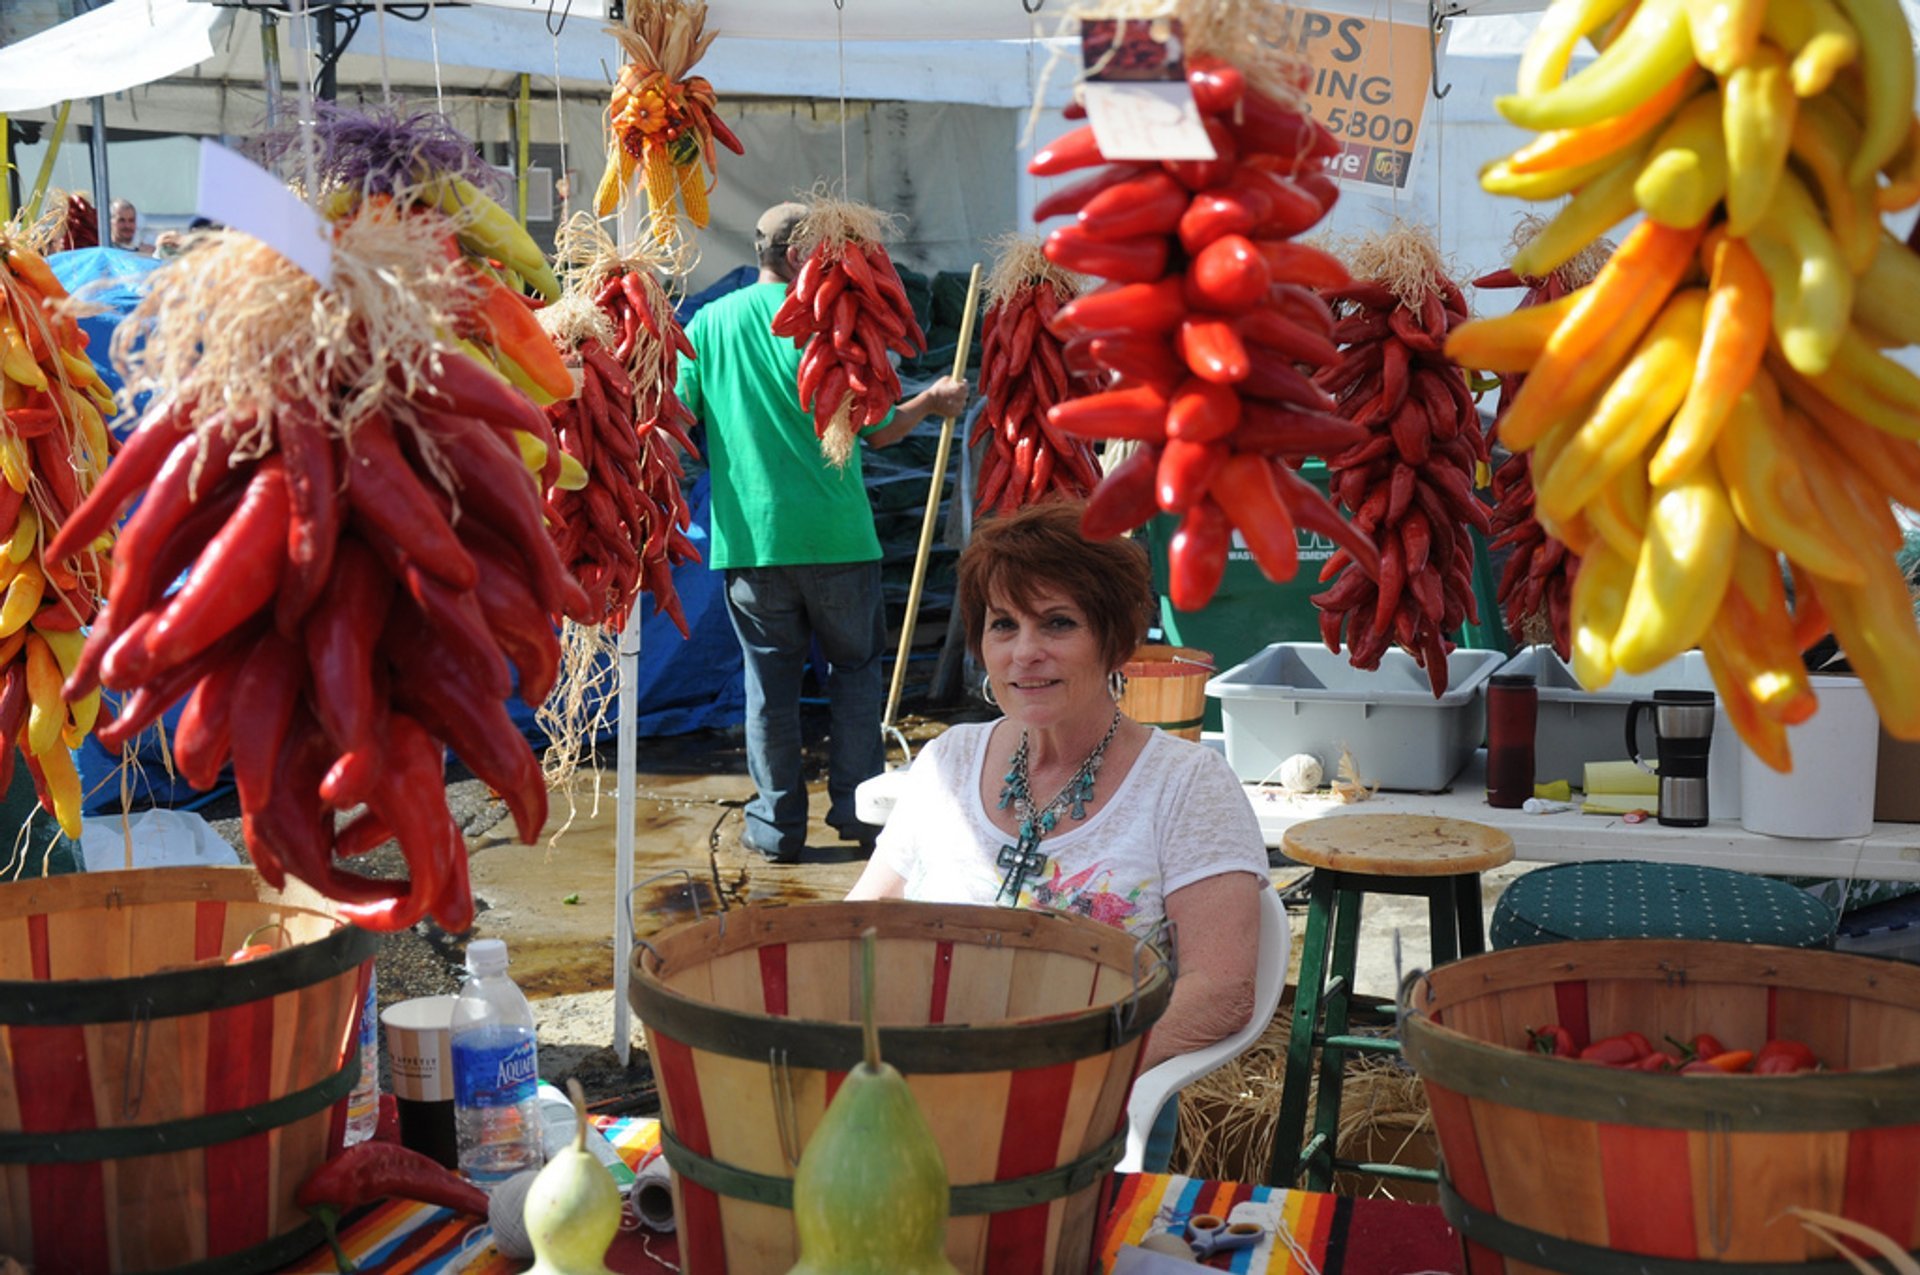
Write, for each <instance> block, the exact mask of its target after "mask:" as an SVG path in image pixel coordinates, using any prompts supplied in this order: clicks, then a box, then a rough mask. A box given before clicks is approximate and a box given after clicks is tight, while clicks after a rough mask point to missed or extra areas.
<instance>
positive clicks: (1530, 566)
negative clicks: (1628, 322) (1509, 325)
mask: <svg viewBox="0 0 1920 1275" xmlns="http://www.w3.org/2000/svg"><path fill="white" fill-rule="evenodd" d="M1473 286H1474V287H1476V288H1525V289H1526V290H1527V291H1526V295H1525V296H1523V297H1521V298H1520V304H1521V305H1522V306H1530V305H1541V304H1544V303H1546V302H1549V301H1558V300H1559V299H1560V298H1561V297H1564V296H1565V295H1567V286H1566V283H1565V282H1564V281H1563V280H1562V278H1561V276H1560V275H1559V274H1558V273H1555V274H1553V275H1550V276H1548V277H1547V278H1546V279H1522V278H1520V277H1519V276H1518V275H1516V274H1514V273H1513V271H1511V270H1496V271H1494V272H1493V273H1492V274H1488V275H1482V276H1481V277H1480V278H1478V279H1475V280H1474V281H1473ZM1525 379H1526V377H1525V376H1524V375H1523V374H1520V373H1508V374H1507V375H1504V376H1502V377H1501V378H1500V407H1499V410H1498V411H1497V412H1496V413H1495V414H1494V418H1493V430H1492V432H1491V433H1490V435H1489V437H1488V441H1489V442H1497V441H1499V437H1500V418H1501V417H1502V416H1504V415H1505V414H1506V410H1507V404H1509V403H1511V402H1512V401H1513V398H1514V395H1516V394H1518V393H1519V392H1520V384H1521V382H1522V381H1524V380H1525ZM1492 527H1493V530H1492V535H1493V539H1492V541H1490V542H1489V544H1488V546H1487V547H1488V548H1490V549H1502V548H1504V549H1509V550H1511V552H1510V553H1509V555H1508V557H1507V565H1506V568H1505V569H1504V570H1503V571H1502V572H1501V573H1500V586H1499V588H1498V590H1497V591H1496V592H1495V595H1494V596H1495V598H1496V599H1497V600H1498V601H1499V603H1500V612H1501V615H1502V617H1503V618H1504V620H1505V621H1506V626H1507V634H1508V636H1510V637H1511V638H1512V639H1513V641H1514V643H1515V644H1516V645H1522V644H1525V643H1526V642H1529V641H1531V640H1533V635H1532V634H1530V633H1529V632H1528V629H1529V627H1530V626H1529V624H1528V621H1529V620H1532V619H1534V618H1535V617H1539V616H1542V615H1544V616H1545V619H1546V625H1547V631H1548V633H1549V634H1550V636H1551V639H1552V642H1553V649H1554V650H1555V651H1557V652H1559V655H1560V658H1561V659H1563V660H1567V659H1572V658H1573V635H1572V630H1571V622H1570V620H1569V616H1571V614H1572V605H1573V578H1574V576H1576V575H1578V574H1579V571H1580V555H1579V554H1577V553H1575V552H1574V551H1573V550H1571V549H1569V548H1567V546H1566V545H1564V544H1562V543H1561V542H1560V541H1558V540H1555V539H1554V538H1553V537H1552V536H1549V535H1548V534H1547V531H1546V528H1544V527H1542V526H1541V525H1540V523H1539V522H1538V521H1537V520H1536V519H1535V518H1534V516H1533V461H1532V458H1531V456H1530V454H1529V453H1527V452H1515V453H1514V454H1513V455H1511V456H1509V457H1507V459H1506V460H1505V461H1503V462H1501V465H1500V468H1498V469H1496V470H1494V471H1493V514H1492Z"/></svg>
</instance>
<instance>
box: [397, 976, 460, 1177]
mask: <svg viewBox="0 0 1920 1275" xmlns="http://www.w3.org/2000/svg"><path fill="white" fill-rule="evenodd" d="M459 999H460V998H459V997H458V996H420V997H416V998H414V999H413V1000H406V1001H400V1002H398V1003H396V1004H393V1005H389V1006H387V1008H386V1011H385V1012H384V1013H382V1014H381V1015H380V1021H381V1023H383V1024H384V1025H385V1026H386V1030H387V1069H388V1073H389V1074H390V1075H391V1076H392V1078H393V1097H394V1102H395V1105H397V1106H398V1107H399V1109H400V1143H401V1145H402V1146H406V1147H410V1148H412V1149H413V1150H415V1151H418V1152H421V1153H422V1154H424V1155H429V1156H432V1157H433V1158H434V1159H435V1160H438V1161H439V1162H440V1163H441V1164H444V1165H446V1166H447V1167H448V1168H449V1169H452V1168H457V1167H459V1160H460V1149H459V1141H458V1139H457V1138H456V1136H455V1133H454V1123H453V1044H452V1037H451V1032H450V1028H451V1027H452V1024H453V1007H454V1004H455V1003H456V1002H458V1001H459Z"/></svg>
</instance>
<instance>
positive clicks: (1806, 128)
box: [1792, 97, 1881, 275]
mask: <svg viewBox="0 0 1920 1275" xmlns="http://www.w3.org/2000/svg"><path fill="white" fill-rule="evenodd" d="M1859 141H1860V128H1859V125H1857V124H1856V123H1854V121H1853V119H1852V117H1851V116H1849V115H1848V114H1847V112H1846V108H1845V107H1842V106H1841V105H1840V104H1839V103H1837V102H1835V101H1834V100H1833V99H1832V98H1830V97H1817V98H1812V99H1809V100H1807V101H1803V102H1802V103H1801V104H1800V112H1799V114H1798V115H1796V116H1795V117H1794V121H1793V141H1792V153H1793V158H1794V159H1795V160H1797V161H1798V162H1799V164H1800V166H1801V167H1802V168H1803V169H1804V170H1805V172H1806V174H1807V176H1808V177H1809V178H1811V179H1812V181H1813V188H1814V190H1815V191H1817V192H1818V193H1819V196H1820V202H1821V204H1822V205H1823V206H1824V207H1825V209H1826V222H1827V224H1828V226H1829V228H1830V229H1831V231H1832V233H1833V237H1834V239H1835V240H1836V241H1838V243H1839V245H1840V254H1841V256H1842V257H1844V258H1845V259H1846V263H1847V269H1848V270H1850V271H1852V272H1853V273H1854V274H1855V275H1860V274H1864V273H1866V271H1867V270H1868V268H1869V267H1870V266H1871V265H1872V264H1873V258H1874V254H1875V252H1877V251H1878V249H1879V241H1880V233H1881V227H1880V209H1879V205H1878V203H1877V202H1876V200H1877V192H1876V191H1875V190H1874V188H1873V186H1872V184H1871V183H1869V184H1867V185H1864V186H1856V185H1854V184H1853V183H1852V181H1851V180H1850V179H1849V178H1848V176H1847V162H1848V160H1849V159H1850V158H1851V157H1852V155H1853V151H1854V148H1855V147H1856V146H1858V145H1859Z"/></svg>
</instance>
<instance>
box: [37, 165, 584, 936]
mask: <svg viewBox="0 0 1920 1275" xmlns="http://www.w3.org/2000/svg"><path fill="white" fill-rule="evenodd" d="M439 234H440V232H439V229H438V228H437V227H435V226H434V225H432V224H431V223H428V222H426V221H424V220H423V219H421V218H419V217H415V216H412V215H410V214H408V213H406V212H404V211H402V210H400V209H399V208H397V207H396V206H395V205H393V204H385V203H379V202H374V201H369V202H368V203H366V204H365V205H363V206H362V208H361V209H360V211H359V212H358V213H357V214H355V215H353V216H351V217H349V218H348V219H346V220H345V221H343V222H341V223H339V224H338V225H337V227H336V240H335V250H334V257H333V279H334V282H333V286H332V289H331V290H323V289H322V288H321V287H320V286H319V285H318V283H317V282H315V281H314V280H313V279H312V278H310V277H309V276H307V275H305V274H304V273H302V272H300V271H298V270H297V269H295V268H294V267H293V266H292V265H290V264H289V263H288V262H286V260H285V259H283V258H281V257H280V256H279V255H278V254H277V253H275V252H273V251H272V250H271V249H269V248H267V247H265V246H264V245H262V244H259V243H258V242H256V241H254V240H252V239H249V238H247V237H246V236H243V235H240V234H238V233H236V232H230V231H223V232H218V233H216V234H213V235H210V236H207V237H205V238H204V239H203V240H202V241H201V242H199V243H197V244H195V245H194V246H192V247H190V248H189V249H188V250H187V251H186V252H185V253H184V254H183V255H182V256H180V257H179V258H178V259H176V260H175V261H173V262H170V263H169V264H168V265H167V266H166V267H164V269H163V271H162V272H161V273H160V274H159V275H158V276H157V277H156V280H155V284H154V286H153V287H152V288H151V289H150V290H149V292H148V294H147V296H146V297H145V299H144V300H143V301H142V302H141V303H140V305H139V306H138V307H136V309H135V310H134V312H133V314H132V315H130V316H129V318H128V320H127V322H126V323H124V324H123V325H122V326H121V328H120V330H119V334H118V336H117V337H116V344H115V351H114V353H115V357H116V360H117V361H118V363H119V366H120V367H121V369H122V372H123V375H124V377H125V380H126V383H127V386H128V388H129V390H131V391H133V392H136V393H137V392H141V391H145V390H154V391H157V397H156V399H155V401H154V405H153V406H152V407H150V408H149V409H148V411H147V412H146V414H145V415H144V417H143V418H142V420H141V422H140V424H139V427H138V428H137V429H136V430H135V432H134V434H133V435H132V437H131V439H130V440H129V441H128V443H127V446H126V448H125V449H124V450H123V451H122V452H121V453H120V454H119V455H118V456H117V457H116V458H115V460H114V463H113V464H112V465H111V466H109V468H108V470H107V474H106V476H105V477H104V478H103V479H102V481H101V483H100V484H99V486H97V487H96V488H95V490H94V492H93V494H92V495H91V496H90V497H89V498H88V499H87V500H86V501H85V502H84V503H83V504H82V505H81V506H80V508H79V509H78V510H76V511H75V513H74V516H73V517H72V518H71V519H70V520H69V521H68V522H67V524H66V525H65V526H64V527H63V528H62V529H61V531H60V534H59V536H58V537H56V538H55V540H54V542H53V543H52V544H51V545H49V546H48V553H49V555H51V556H54V557H58V556H59V555H61V554H63V553H65V552H67V551H69V550H71V549H74V548H77V547H80V546H83V545H86V544H89V543H91V542H92V541H93V540H94V538H95V537H96V536H98V535H99V534H101V532H102V531H103V530H105V529H106V528H107V527H109V526H111V525H112V523H113V520H114V518H115V517H116V515H117V514H118V513H119V511H120V510H121V509H122V508H123V507H124V506H125V505H126V504H127V503H128V502H129V501H130V500H131V499H133V498H134V497H135V496H136V495H137V496H139V498H140V507H139V509H138V510H137V511H135V513H134V514H133V516H132V517H130V518H129V519H128V520H127V522H126V524H125V526H124V528H123V529H122V532H121V535H120V538H119V539H118V540H117V541H116V542H115V543H114V557H113V577H112V584H111V587H110V589H109V592H108V595H107V604H106V607H105V609H104V611H103V612H102V613H101V615H100V616H99V618H98V619H97V621H96V622H95V624H94V626H93V630H92V632H91V633H90V634H89V636H88V638H87V642H86V646H85V648H84V649H83V651H82V653H81V656H80V660H79V663H78V665H77V667H76V668H75V669H74V671H73V672H72V674H71V675H70V676H69V678H68V680H67V684H66V688H65V689H66V694H67V695H68V696H69V697H70V698H71V697H77V696H80V695H84V694H87V693H89V692H91V691H92V690H93V688H94V687H95V686H96V685H102V684H104V685H105V686H107V687H109V688H111V689H115V690H122V691H127V692H130V694H129V697H128V698H127V700H126V701H125V703H124V704H123V705H122V707H121V711H120V715H119V717H118V718H117V719H116V720H115V721H114V722H113V723H111V724H110V725H103V726H102V727H101V729H100V731H99V732H98V733H99V736H100V738H101V741H102V742H103V743H104V744H106V745H107V746H108V747H117V746H119V745H120V744H121V743H124V742H125V741H126V740H127V739H129V738H131V737H132V736H133V735H134V734H136V733H138V732H139V731H141V730H143V729H145V728H146V727H148V726H149V725H151V724H152V723H153V722H154V721H156V720H157V719H158V717H159V715H160V714H161V712H163V711H164V710H165V709H166V708H167V707H168V706H170V705H171V704H172V703H174V702H175V701H176V700H179V699H180V698H181V697H182V696H187V697H188V699H187V704H186V707H185V709H184V710H183V712H182V714H181V718H180V723H179V727H178V730H177V731H176V732H175V735H174V740H173V749H174V758H175V760H176V762H177V764H178V766H179V769H180V772H181V774H182V775H183V776H184V777H185V778H186V779H187V781H188V782H189V783H191V784H193V785H194V786H195V787H199V788H206V787H209V786H211V784H212V783H213V782H214V781H215V779H216V778H217V776H218V775H219V773H220V770H221V767H222V766H223V765H224V764H225V763H226V762H227V761H228V759H229V758H231V760H232V763H233V766H234V775H235V779H236V782H237V785H238V787H239V791H240V804H241V809H242V812H243V815H244V818H245V830H246V844H247V848H248V851H249V853H250V854H251V856H252V858H253V862H254V865H255V866H256V868H258V870H259V871H260V872H261V873H262V874H263V875H264V876H266V877H267V878H268V879H269V880H270V881H272V882H273V883H274V884H275V885H276V886H277V885H278V884H279V883H280V881H281V880H282V878H283V877H285V876H288V875H291V876H297V877H299V878H301V879H302V880H304V881H306V882H307V883H308V884H310V885H312V886H313V887H314V888H316V889H318V890H319V891H321V892H322V893H323V894H325V895H327V896H328V897H330V898H333V899H335V900H338V901H339V902H340V905H341V906H340V910H341V913H342V915H344V916H347V917H349V918H350V919H352V920H354V921H356V922H357V923H359V924H361V925H364V926H368V927H370V928H376V929H398V928H404V927H406V926H409V925H412V924H413V923H414V922H415V921H416V920H418V919H419V918H420V917H422V916H424V915H427V914H428V913H431V914H432V915H433V916H434V918H435V919H436V920H437V921H438V922H439V923H440V924H441V925H442V926H443V927H444V928H446V929H447V930H449V931H450V932H458V931H460V930H464V929H465V928H466V927H467V926H468V925H469V924H470V923H471V921H472V918H473V899H472V895H471V892H470V890H469V889H468V886H467V876H466V863H467V856H466V849H465V846H464V844H463V842H462V839H461V834H460V829H459V827H458V826H457V825H456V824H455V823H454V822H453V819H452V816H451V815H449V814H448V812H447V809H446V804H445V801H444V800H443V790H444V786H445V785H444V776H443V773H442V768H443V753H442V746H443V744H444V745H447V746H451V747H452V749H453V750H454V752H456V753H457V754H458V755H459V756H460V759H461V760H462V761H464V762H465V763H466V764H467V765H468V767H470V768H471V769H472V770H473V772H474V773H475V774H477V775H478V776H480V777H481V778H482V779H483V780H485V781H486V782H487V784H488V785H489V786H491V787H492V788H494V789H495V790H496V791H498V792H500V793H501V794H502V795H503V796H504V797H505V799H506V802H507V805H508V807H509V808H510V809H511V811H512V812H513V816H514V819H515V822H516V825H517V828H518V831H519V834H520V836H521V838H522V840H524V841H529V842H531V841H532V840H533V839H534V838H535V837H537V836H538V835H539V832H540V829H541V826H542V825H543V824H544V823H545V821H546V810H547V792H546V788H545V785H544V784H543V782H542V780H541V774H540V767H539V765H538V763H537V762H536V761H535V760H534V756H533V753H532V751H531V750H530V749H529V748H528V746H527V743H526V741H525V740H524V739H523V738H522V737H521V735H520V732H519V730H518V729H517V728H516V727H515V725H514V723H513V721H512V719H511V718H510V717H509V716H508V715H507V711H506V707H505V701H506V699H507V697H508V695H509V693H510V692H511V680H512V678H511V668H518V670H519V672H520V677H521V681H522V683H523V684H525V685H527V686H528V687H529V694H530V695H531V696H534V697H537V696H538V694H539V688H538V683H539V681H540V680H541V679H542V678H543V677H546V676H550V673H551V670H552V669H553V668H554V667H555V666H556V664H557V662H558V654H557V650H556V649H555V648H556V640H555V637H554V634H553V629H552V627H551V625H550V623H549V619H548V617H549V616H550V615H552V614H554V613H561V614H567V615H575V616H577V615H581V614H583V613H584V612H585V609H586V599H585V597H584V595H583V594H582V593H581V591H580V587H579V585H578V584H576V583H575V582H574V581H573V580H572V579H571V577H569V576H568V575H567V573H566V570H565V568H564V566H563V564H562V563H561V562H560V560H559V557H558V555H557V553H556V552H555V550H554V546H553V543H552V541H551V540H550V539H549V538H548V536H547V532H546V529H545V527H544V526H543V525H542V519H541V508H540V494H539V489H538V487H537V486H536V484H535V481H534V479H533V477H532V475H531V474H529V472H528V466H527V465H526V464H525V463H524V462H523V460H522V455H521V448H522V447H523V446H527V445H530V444H529V440H532V443H531V445H537V446H538V447H539V448H541V449H544V450H549V451H551V450H553V449H554V445H553V440H552V435H551V431H550V430H548V428H547V424H546V420H545V418H544V417H543V416H542V415H541V413H540V412H539V410H538V409H536V408H535V407H533V405H532V404H530V403H528V402H527V401H526V399H525V398H523V397H522V396H521V395H520V394H519V393H518V392H517V391H515V390H513V389H512V388H511V387H510V386H508V385H507V384H505V383H504V382H503V381H501V380H500V379H499V378H498V377H496V376H494V374H493V373H491V372H489V371H487V370H486V369H485V368H483V367H481V366H480V365H479V364H478V363H476V362H474V361H473V360H472V359H470V358H468V357H467V356H466V355H464V354H462V353H461V352H460V351H459V350H457V349H456V348H454V347H453V346H452V344H451V342H450V341H449V340H448V339H447V338H445V337H444V336H438V335H436V334H438V333H444V332H445V331H446V330H447V328H448V327H449V325H450V324H451V323H452V321H453V316H454V315H455V314H457V313H458V312H460V311H461V310H462V309H463V307H464V306H465V304H466V301H467V296H468V290H469V289H470V288H471V287H472V276H471V274H470V272H468V271H466V270H465V269H464V268H463V267H461V266H459V265H458V264H455V263H449V262H447V261H446V260H445V259H444V257H442V256H441V255H440V253H439V252H438V251H437V246H438V243H439ZM183 571H186V572H189V574H187V576H186V578H185V581H184V583H182V584H181V585H180V586H179V587H177V588H174V589H173V590H172V591H170V592H169V591H168V585H169V582H171V581H173V580H174V579H175V578H176V577H177V576H179V575H180V574H181V573H182V572H183ZM510 666H511V667H510ZM363 802H364V803H365V804H366V806H367V811H366V813H364V814H362V815H361V816H359V817H358V818H357V819H356V820H355V821H354V822H353V823H351V824H349V825H347V826H346V827H345V828H343V829H340V830H339V831H338V832H337V833H336V831H335V827H334V815H335V813H336V812H338V811H346V810H351V809H352V808H354V807H355V806H357V805H359V804H361V803H363ZM389 836H392V837H397V839H398V840H399V843H400V848H401V850H402V851H403V852H404V854H405V856H406V859H407V862H408V865H409V868H410V870H411V875H410V879H409V880H374V879H371V878H367V877H364V876H361V875H359V874H358V873H355V872H353V871H351V870H349V869H347V868H345V867H343V866H341V864H340V863H339V862H337V861H336V857H337V859H339V860H344V859H348V858H351V857H352V856H354V855H356V854H358V853H361V852H362V851H365V850H368V849H371V848H372V847H373V846H375V845H377V844H379V843H380V842H383V841H385V840H386V839H388V837H389Z"/></svg>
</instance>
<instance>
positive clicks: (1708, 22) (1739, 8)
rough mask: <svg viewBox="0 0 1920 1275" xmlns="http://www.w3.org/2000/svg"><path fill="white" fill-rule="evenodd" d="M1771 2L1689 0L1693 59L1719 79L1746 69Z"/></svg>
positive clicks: (1759, 0)
mask: <svg viewBox="0 0 1920 1275" xmlns="http://www.w3.org/2000/svg"><path fill="white" fill-rule="evenodd" d="M1769 7H1770V6H1769V5H1768V3H1767V0H1686V10H1687V29H1688V30H1689V32H1690V33H1691V34H1692V36H1693V55H1694V57H1696V58H1698V59H1699V61H1700V65H1701V66H1704V67H1706V68H1707V69H1708V70H1709V71H1712V72H1713V73H1714V74H1715V75H1726V74H1728V73H1729V72H1731V71H1732V70H1733V69H1734V68H1735V67H1738V66H1744V65H1745V64H1746V62H1747V60H1748V59H1749V58H1751V57H1752V56H1753V51H1754V48H1755V47H1756V46H1757V45H1758V44H1759V43H1760V28H1761V24H1762V23H1763V22H1764V21H1765V19H1766V16H1767V9H1768V8H1769Z"/></svg>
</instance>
